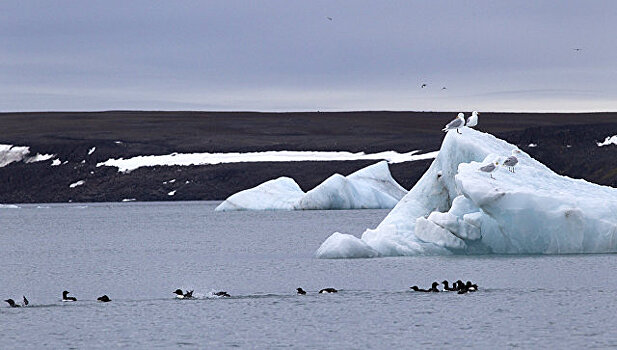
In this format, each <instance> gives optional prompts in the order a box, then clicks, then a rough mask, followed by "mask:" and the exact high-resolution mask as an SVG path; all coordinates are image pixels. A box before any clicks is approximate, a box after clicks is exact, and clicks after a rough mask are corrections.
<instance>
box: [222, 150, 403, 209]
mask: <svg viewBox="0 0 617 350" xmlns="http://www.w3.org/2000/svg"><path fill="white" fill-rule="evenodd" d="M406 193H407V191H406V190H405V189H404V188H403V187H401V186H400V185H399V184H398V183H397V182H396V181H395V180H394V179H393V178H392V174H390V169H389V168H388V163H387V162H385V161H382V162H379V163H376V164H373V165H371V166H368V167H366V168H363V169H360V170H358V171H356V172H355V173H353V174H351V175H349V176H347V177H345V176H342V175H339V174H334V175H332V176H330V177H329V178H327V179H326V180H325V181H324V182H322V183H321V184H319V185H318V186H317V187H315V188H313V189H312V190H310V191H308V192H306V193H304V191H302V189H301V188H300V186H298V184H297V183H296V182H295V181H294V180H293V179H291V178H288V177H279V178H278V179H274V180H270V181H267V182H264V183H262V184H261V185H259V186H257V187H254V188H251V189H248V190H244V191H241V192H238V193H236V194H234V195H232V196H230V197H229V198H227V199H226V200H225V201H224V202H223V203H221V204H220V205H219V206H218V207H216V210H218V211H224V210H308V209H384V208H388V209H389V208H393V207H394V206H395V205H396V203H397V202H398V201H399V200H400V199H401V198H403V196H405V194H406Z"/></svg>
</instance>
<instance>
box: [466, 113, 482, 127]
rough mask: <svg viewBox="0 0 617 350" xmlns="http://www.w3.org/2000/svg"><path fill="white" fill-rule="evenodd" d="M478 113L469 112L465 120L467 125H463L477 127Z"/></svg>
mask: <svg viewBox="0 0 617 350" xmlns="http://www.w3.org/2000/svg"><path fill="white" fill-rule="evenodd" d="M478 114H480V113H478V112H476V111H473V112H471V116H470V117H469V118H467V123H465V125H466V126H476V125H478Z"/></svg>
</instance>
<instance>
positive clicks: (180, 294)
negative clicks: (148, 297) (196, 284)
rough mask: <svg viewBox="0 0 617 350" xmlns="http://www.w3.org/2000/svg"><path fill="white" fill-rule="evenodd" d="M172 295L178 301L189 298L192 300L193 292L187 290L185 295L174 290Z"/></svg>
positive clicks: (179, 290) (180, 290)
mask: <svg viewBox="0 0 617 350" xmlns="http://www.w3.org/2000/svg"><path fill="white" fill-rule="evenodd" d="M173 293H174V294H175V295H176V298H178V299H191V298H193V291H192V290H187V291H186V293H183V292H182V289H176V290H175V291H174V292H173Z"/></svg>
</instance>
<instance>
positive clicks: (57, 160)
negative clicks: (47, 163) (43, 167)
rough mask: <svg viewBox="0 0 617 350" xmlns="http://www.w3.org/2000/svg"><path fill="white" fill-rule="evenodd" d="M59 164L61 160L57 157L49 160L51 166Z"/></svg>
mask: <svg viewBox="0 0 617 350" xmlns="http://www.w3.org/2000/svg"><path fill="white" fill-rule="evenodd" d="M60 164H62V161H61V160H60V159H58V158H56V159H54V160H53V161H52V162H51V166H58V165H60Z"/></svg>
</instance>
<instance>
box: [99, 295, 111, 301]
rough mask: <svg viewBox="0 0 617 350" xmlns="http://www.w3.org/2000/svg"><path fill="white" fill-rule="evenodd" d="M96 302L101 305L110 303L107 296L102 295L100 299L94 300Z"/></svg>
mask: <svg viewBox="0 0 617 350" xmlns="http://www.w3.org/2000/svg"><path fill="white" fill-rule="evenodd" d="M96 300H98V301H101V302H103V303H108V302H110V301H111V299H109V297H108V296H107V295H103V296H102V297H98V298H96Z"/></svg>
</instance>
